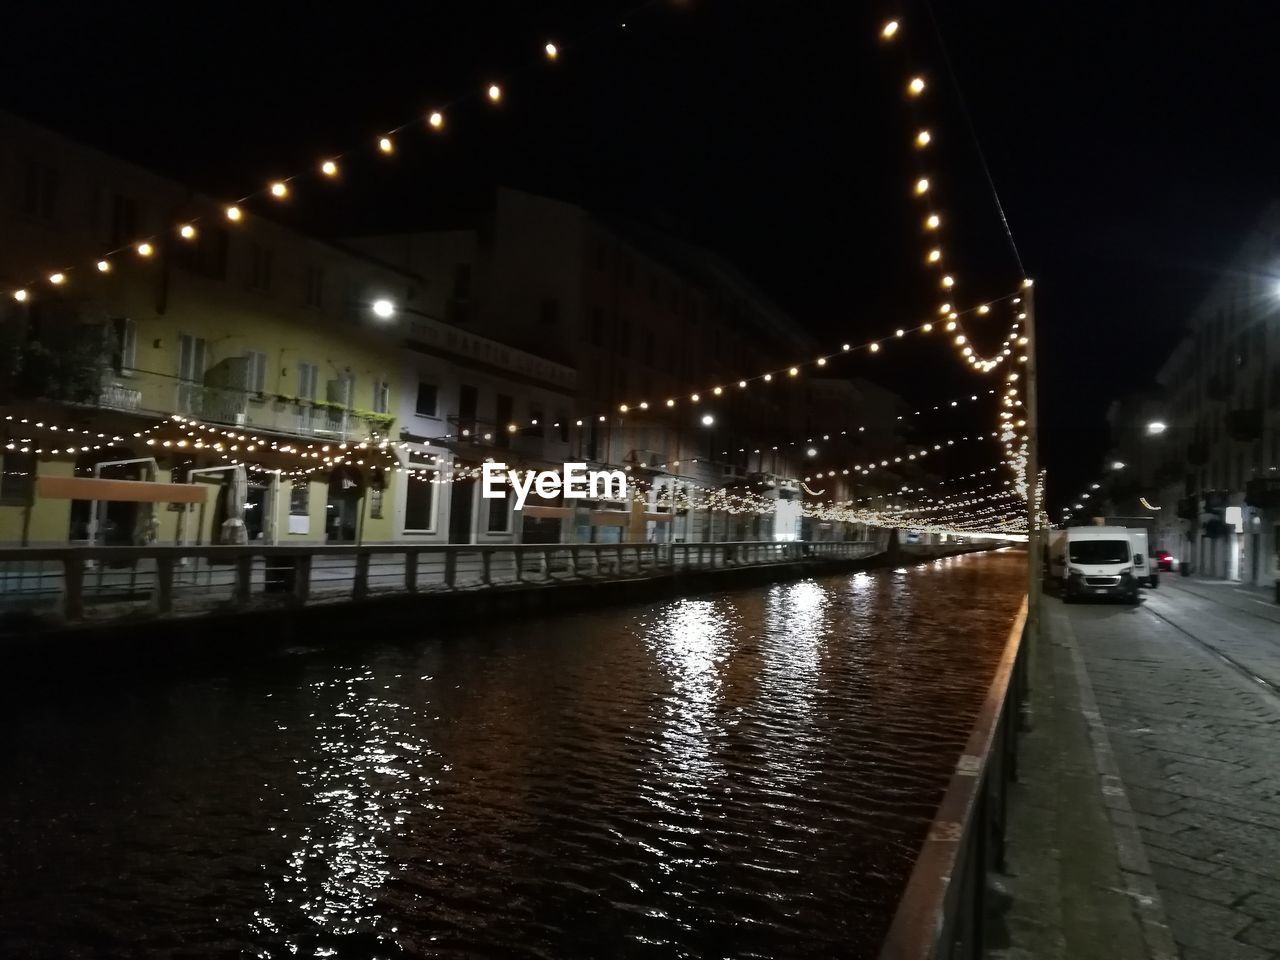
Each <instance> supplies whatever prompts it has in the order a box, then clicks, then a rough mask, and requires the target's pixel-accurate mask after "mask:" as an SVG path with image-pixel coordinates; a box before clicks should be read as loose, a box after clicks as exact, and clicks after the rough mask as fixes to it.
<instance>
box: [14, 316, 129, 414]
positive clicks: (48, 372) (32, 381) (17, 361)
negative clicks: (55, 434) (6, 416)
mask: <svg viewBox="0 0 1280 960" xmlns="http://www.w3.org/2000/svg"><path fill="white" fill-rule="evenodd" d="M57 333H58V335H57V336H56V337H52V336H51V337H49V338H48V341H49V342H47V343H46V342H45V341H44V340H28V341H26V342H25V343H24V342H20V341H19V340H18V339H17V338H16V337H6V338H5V340H4V341H3V342H2V343H0V351H2V352H3V364H4V373H5V376H4V381H5V382H6V384H7V385H8V387H9V392H11V393H12V395H13V396H14V397H16V398H21V399H32V400H34V399H40V400H56V401H58V402H61V403H83V404H94V403H96V402H97V400H98V395H99V393H100V392H101V390H102V377H103V373H104V371H105V370H106V368H107V363H106V360H107V357H108V355H109V354H108V348H107V341H106V336H105V333H104V331H103V329H102V328H101V327H92V326H87V325H75V326H71V325H67V326H64V327H61V328H59V330H58V331H57Z"/></svg>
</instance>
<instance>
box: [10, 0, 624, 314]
mask: <svg viewBox="0 0 1280 960" xmlns="http://www.w3.org/2000/svg"><path fill="white" fill-rule="evenodd" d="M617 27H618V28H619V29H625V27H626V24H625V23H619V24H617ZM561 53H562V48H561V47H560V46H559V45H558V44H557V43H555V42H554V41H550V40H548V41H546V42H544V44H543V46H542V54H543V56H544V57H545V59H546V61H548V62H555V61H556V60H558V59H559V57H560V54H561ZM484 92H485V96H486V97H487V99H488V100H489V101H490V102H491V103H497V102H499V101H500V100H502V99H503V97H504V91H503V89H502V87H501V86H500V85H499V84H497V83H492V84H489V85H488V87H487V88H486V89H485V91H484ZM460 99H465V98H460ZM444 120H445V118H444V113H443V112H442V111H440V110H435V111H432V112H431V113H430V114H429V115H428V118H427V122H428V125H429V126H430V127H431V129H433V130H436V131H439V130H441V129H442V128H443V127H444ZM412 122H414V121H412V120H407V121H405V122H404V123H402V124H400V125H398V126H395V127H393V128H391V129H389V130H388V131H387V132H386V133H383V134H381V135H379V136H378V137H377V138H376V139H375V140H374V145H375V147H376V149H377V151H378V152H379V153H382V154H392V153H395V151H396V145H395V142H394V140H393V137H394V136H395V135H396V134H397V133H398V132H400V131H402V130H404V129H405V128H407V127H408V126H409V125H410V124H411V123H412ZM418 122H420V120H419V121H418ZM353 149H354V148H353ZM349 152H351V150H347V151H343V152H341V153H338V154H335V155H334V156H332V157H329V158H327V159H320V160H317V161H314V166H308V167H307V168H306V169H305V170H300V171H297V172H295V173H294V174H292V175H290V176H287V177H283V178H281V179H280V180H278V181H274V182H272V183H270V184H268V185H267V187H266V188H265V192H266V194H267V195H268V196H271V197H273V198H275V199H277V200H282V199H285V198H286V197H287V196H289V195H290V193H291V192H292V191H291V189H290V187H289V184H290V183H291V181H293V180H294V179H296V178H297V177H299V176H301V175H304V174H314V172H315V171H316V170H317V169H318V170H319V173H320V175H321V176H323V177H326V178H330V179H335V178H337V177H338V174H339V169H340V168H339V163H338V160H339V158H340V157H342V156H345V155H346V154H347V153H349ZM257 195H258V194H250V195H248V196H246V197H243V198H241V200H240V203H244V202H245V201H248V200H250V199H252V198H253V197H254V196H257ZM224 212H225V214H226V216H227V219H229V220H232V221H238V220H240V219H241V215H242V211H241V208H240V206H239V204H233V205H230V206H227V207H224ZM179 226H180V225H177V224H175V225H173V226H172V227H171V228H172V229H177V228H178V227H179ZM166 229H170V228H166ZM183 237H184V239H191V238H192V237H194V233H192V234H191V235H190V236H188V235H187V234H185V233H184V234H183ZM154 239H155V236H153V237H148V238H142V239H140V240H137V241H133V242H132V243H131V244H127V245H126V247H121V248H118V249H116V250H107V251H103V252H102V253H101V254H99V255H97V256H94V257H92V258H87V259H86V260H85V262H84V265H85V266H86V267H87V266H89V265H96V264H97V263H99V262H101V261H102V260H105V259H106V258H107V257H109V256H110V255H112V254H116V253H119V252H121V251H122V250H124V249H126V248H127V247H128V246H133V248H134V249H135V251H136V252H137V253H139V254H140V255H141V256H150V255H151V252H152V250H153V248H152V246H151V241H152V240H154ZM62 272H64V273H66V272H68V271H67V270H64V271H62ZM101 272H104V273H105V272H107V271H101ZM48 276H49V273H47V272H41V273H37V274H35V275H34V277H33V278H31V279H32V280H33V281H34V279H35V277H42V278H45V279H47V277H48ZM30 287H31V284H27V285H24V286H22V287H20V288H14V289H12V290H11V291H10V294H11V295H12V296H13V297H14V299H19V298H18V297H17V293H18V290H19V289H22V290H24V291H27V292H26V293H25V294H24V298H26V297H30V296H31V295H32V294H31V291H30ZM19 302H22V301H19Z"/></svg>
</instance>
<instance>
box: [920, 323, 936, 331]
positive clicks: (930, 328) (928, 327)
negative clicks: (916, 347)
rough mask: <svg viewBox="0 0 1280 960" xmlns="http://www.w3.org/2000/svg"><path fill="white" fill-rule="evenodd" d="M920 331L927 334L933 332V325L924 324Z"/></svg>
mask: <svg viewBox="0 0 1280 960" xmlns="http://www.w3.org/2000/svg"><path fill="white" fill-rule="evenodd" d="M920 329H921V330H923V331H924V332H925V333H929V332H931V331H932V330H933V324H932V323H926V324H925V325H924V326H923V327H921V328H920Z"/></svg>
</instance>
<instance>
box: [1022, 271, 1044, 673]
mask: <svg viewBox="0 0 1280 960" xmlns="http://www.w3.org/2000/svg"><path fill="white" fill-rule="evenodd" d="M1022 296H1023V301H1024V303H1025V304H1026V306H1025V307H1024V310H1023V312H1024V313H1025V314H1026V315H1027V318H1026V321H1025V324H1026V337H1027V344H1026V347H1027V363H1026V378H1027V399H1026V406H1027V463H1026V476H1025V482H1026V487H1027V634H1028V636H1029V637H1030V638H1031V641H1030V642H1031V644H1032V649H1033V650H1034V649H1035V648H1036V647H1038V646H1039V637H1040V589H1041V575H1042V567H1043V563H1042V561H1041V554H1042V550H1041V546H1040V539H1041V538H1040V497H1039V485H1040V447H1039V443H1040V426H1039V412H1038V407H1037V403H1036V388H1037V370H1036V297H1035V287H1034V286H1033V285H1032V283H1031V281H1030V280H1029V279H1028V280H1025V281H1023V293H1022Z"/></svg>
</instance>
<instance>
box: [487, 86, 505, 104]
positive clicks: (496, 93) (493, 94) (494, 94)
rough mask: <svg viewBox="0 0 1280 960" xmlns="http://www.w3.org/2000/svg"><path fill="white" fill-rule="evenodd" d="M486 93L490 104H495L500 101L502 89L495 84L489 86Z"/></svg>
mask: <svg viewBox="0 0 1280 960" xmlns="http://www.w3.org/2000/svg"><path fill="white" fill-rule="evenodd" d="M486 92H487V94H488V96H489V100H490V102H492V103H497V102H498V101H499V100H501V99H502V88H501V87H500V86H498V85H497V84H496V83H491V84H489V89H488V91H486Z"/></svg>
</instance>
